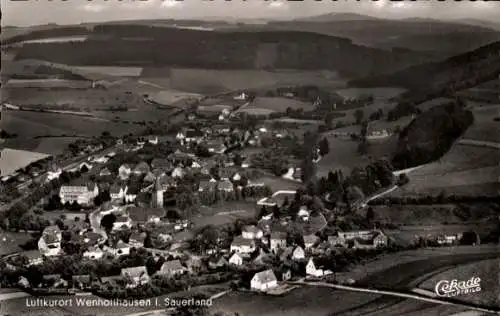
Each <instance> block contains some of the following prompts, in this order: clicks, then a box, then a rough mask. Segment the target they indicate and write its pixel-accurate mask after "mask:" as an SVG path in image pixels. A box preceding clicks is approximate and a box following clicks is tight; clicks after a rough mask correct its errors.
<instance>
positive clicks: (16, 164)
mask: <svg viewBox="0 0 500 316" xmlns="http://www.w3.org/2000/svg"><path fill="white" fill-rule="evenodd" d="M47 157H49V155H46V154H41V153H37V152H30V151H24V150H17V149H11V148H4V149H2V151H1V158H0V174H1V175H2V176H6V175H9V174H11V173H13V172H14V171H16V170H17V169H19V168H24V167H25V166H27V165H29V164H30V163H32V162H35V161H38V160H41V159H44V158H47Z"/></svg>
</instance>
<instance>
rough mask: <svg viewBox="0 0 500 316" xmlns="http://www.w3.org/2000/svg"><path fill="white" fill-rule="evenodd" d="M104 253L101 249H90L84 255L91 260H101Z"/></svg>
mask: <svg viewBox="0 0 500 316" xmlns="http://www.w3.org/2000/svg"><path fill="white" fill-rule="evenodd" d="M103 255H104V252H103V251H102V250H101V249H100V248H99V247H90V248H89V249H87V250H86V251H85V252H84V253H83V257H84V258H87V259H91V260H99V259H101V258H102V256H103Z"/></svg>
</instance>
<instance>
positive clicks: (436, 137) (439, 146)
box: [392, 100, 474, 169]
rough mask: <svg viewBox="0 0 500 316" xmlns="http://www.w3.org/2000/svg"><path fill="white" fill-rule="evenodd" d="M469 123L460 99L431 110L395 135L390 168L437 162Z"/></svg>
mask: <svg viewBox="0 0 500 316" xmlns="http://www.w3.org/2000/svg"><path fill="white" fill-rule="evenodd" d="M473 120H474V116H473V115H472V112H470V111H468V110H466V109H465V106H464V104H463V103H462V102H461V101H460V100H457V101H456V102H451V103H449V104H444V105H440V106H436V107H433V108H431V109H430V110H428V111H426V112H424V113H422V114H421V115H419V116H418V117H417V118H416V119H414V120H413V121H412V122H411V123H410V125H408V126H407V127H406V128H405V129H404V130H403V131H402V132H401V133H400V134H399V141H398V145H397V148H396V152H395V153H394V156H393V159H392V165H393V166H394V167H395V168H396V169H405V168H410V167H414V166H417V165H421V164H425V163H428V162H430V161H433V160H436V159H439V158H440V157H441V156H443V155H444V154H445V153H446V152H447V151H448V150H449V149H450V147H451V145H452V144H453V142H454V141H455V140H456V139H457V138H458V137H459V136H460V135H461V134H462V133H464V132H465V130H467V128H468V127H469V126H470V125H471V124H472V122H473Z"/></svg>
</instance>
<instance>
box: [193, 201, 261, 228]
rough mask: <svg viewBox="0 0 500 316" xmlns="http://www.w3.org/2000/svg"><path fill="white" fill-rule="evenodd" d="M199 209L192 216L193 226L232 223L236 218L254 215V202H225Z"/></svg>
mask: <svg viewBox="0 0 500 316" xmlns="http://www.w3.org/2000/svg"><path fill="white" fill-rule="evenodd" d="M199 211H200V214H198V215H197V216H195V217H194V218H193V224H194V225H195V227H203V226H207V225H214V226H222V225H226V224H231V223H234V222H235V221H236V220H237V219H249V218H254V217H255V216H256V208H255V202H225V203H224V204H221V205H214V206H202V207H200V210H199Z"/></svg>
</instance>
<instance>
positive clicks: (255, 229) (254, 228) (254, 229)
mask: <svg viewBox="0 0 500 316" xmlns="http://www.w3.org/2000/svg"><path fill="white" fill-rule="evenodd" d="M242 231H244V232H246V233H252V234H257V233H258V232H260V231H261V229H260V228H258V227H257V226H255V225H248V226H244V227H243V229H242Z"/></svg>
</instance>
